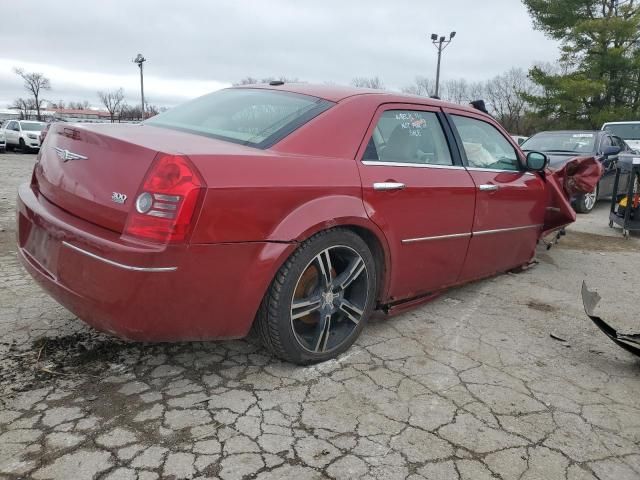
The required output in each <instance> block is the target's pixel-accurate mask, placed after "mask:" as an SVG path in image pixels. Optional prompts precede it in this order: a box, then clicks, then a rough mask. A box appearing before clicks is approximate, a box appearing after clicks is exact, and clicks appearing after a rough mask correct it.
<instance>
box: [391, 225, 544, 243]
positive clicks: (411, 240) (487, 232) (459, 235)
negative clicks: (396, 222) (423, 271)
mask: <svg viewBox="0 0 640 480" xmlns="http://www.w3.org/2000/svg"><path fill="white" fill-rule="evenodd" d="M542 226H543V225H542V224H537V225H524V226H522V227H511V228H498V229H496V230H480V231H477V232H469V233H453V234H451V235H438V236H435V237H422V238H407V239H405V240H402V243H403V244H405V245H406V244H408V243H417V242H430V241H432V240H446V239H449V238H463V237H474V236H476V235H491V234H494V233H504V232H517V231H518V230H527V229H529V228H540V227H542Z"/></svg>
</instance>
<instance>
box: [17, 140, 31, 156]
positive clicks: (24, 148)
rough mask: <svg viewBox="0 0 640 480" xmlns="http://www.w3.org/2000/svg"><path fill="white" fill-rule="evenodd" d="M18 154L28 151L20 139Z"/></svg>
mask: <svg viewBox="0 0 640 480" xmlns="http://www.w3.org/2000/svg"><path fill="white" fill-rule="evenodd" d="M19 143H20V153H27V152H28V151H29V149H28V148H27V144H26V143H24V140H23V139H22V138H21V139H20V141H19Z"/></svg>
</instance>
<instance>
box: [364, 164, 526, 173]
mask: <svg viewBox="0 0 640 480" xmlns="http://www.w3.org/2000/svg"><path fill="white" fill-rule="evenodd" d="M361 163H362V164H363V165H368V166H370V167H378V166H380V167H412V168H442V169H445V170H467V171H469V172H496V173H520V174H522V175H531V176H533V173H531V172H524V171H522V170H498V169H495V168H476V167H463V166H460V165H437V164H432V163H403V162H376V161H375V160H363V161H362V162H361Z"/></svg>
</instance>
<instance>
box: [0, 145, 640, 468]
mask: <svg viewBox="0 0 640 480" xmlns="http://www.w3.org/2000/svg"><path fill="white" fill-rule="evenodd" d="M33 161H34V157H33V156H32V155H21V154H4V155H1V154H0V169H1V172H2V174H1V175H0V199H1V201H0V266H1V269H0V272H1V273H0V359H1V362H0V395H1V397H0V478H3V479H4V478H6V479H15V478H34V479H65V480H68V479H74V480H82V479H96V478H97V479H108V480H116V479H138V480H151V479H155V478H220V479H224V480H233V479H242V478H257V479H259V480H266V479H298V480H305V479H320V478H335V479H356V478H366V479H385V480H388V479H409V480H418V479H438V480H446V479H473V480H482V479H489V478H494V479H495V478H501V479H505V480H506V479H523V480H524V479H526V480H530V479H545V480H548V479H567V480H588V479H615V480H623V479H638V478H640V400H638V399H639V398H640V362H639V361H638V359H636V358H634V357H633V356H631V355H630V354H627V353H626V352H624V351H623V350H621V349H620V348H618V347H617V346H615V345H614V344H613V343H611V342H610V341H609V340H608V339H606V338H605V337H604V335H602V334H601V333H600V332H599V331H598V330H597V329H596V328H595V326H594V325H592V324H591V323H590V321H589V320H588V319H587V317H586V316H585V314H584V312H583V310H582V304H581V300H580V297H579V291H580V284H581V282H582V280H583V279H584V278H588V279H589V285H590V287H591V288H597V289H598V290H599V292H600V294H601V295H602V297H603V300H602V302H601V303H602V305H601V306H600V309H599V313H600V314H601V315H602V316H603V317H604V318H605V319H607V320H608V321H610V322H611V323H612V324H614V325H616V326H617V327H619V328H621V329H625V328H628V329H631V328H633V327H634V323H635V328H636V330H637V329H640V324H638V323H637V322H638V321H640V319H639V318H638V314H637V309H636V303H635V298H634V296H633V293H634V292H635V291H636V289H634V286H636V285H637V284H638V281H639V280H640V273H638V272H640V268H639V267H640V253H639V251H640V250H638V247H639V246H640V241H639V240H638V239H637V238H633V239H631V240H628V241H624V240H622V238H621V235H620V234H619V232H616V231H613V230H609V228H608V227H607V220H606V217H607V206H606V204H601V205H599V206H598V209H597V211H596V212H595V213H593V214H591V215H588V216H580V217H579V221H578V223H577V224H576V225H575V226H573V227H572V228H571V230H570V231H569V233H568V235H567V236H566V237H565V238H564V239H563V240H562V242H561V244H560V245H559V246H557V247H555V248H553V249H552V250H550V251H546V250H545V249H543V248H540V250H539V252H538V260H539V262H540V263H539V265H538V266H536V267H535V268H533V269H531V270H528V271H526V272H524V273H521V274H517V275H515V274H506V275H502V276H499V277H496V278H493V279H489V280H485V281H481V282H477V283H474V284H471V285H468V286H465V287H462V288H458V289H455V290H451V291H449V292H448V293H446V294H445V295H443V296H442V297H440V298H439V299H436V300H435V301H433V302H432V303H430V304H427V305H425V306H423V307H421V308H418V309H416V310H414V311H412V312H410V313H406V314H404V315H401V316H398V317H395V318H392V319H382V318H380V319H375V320H374V321H372V322H371V324H370V325H368V326H367V328H366V329H365V331H364V333H363V335H362V337H361V338H360V339H359V341H358V342H357V343H356V345H354V347H353V348H352V349H351V350H350V351H348V352H347V353H346V354H344V355H343V356H342V357H341V358H339V359H338V360H336V361H331V362H327V363H325V364H321V365H317V366H313V367H308V368H301V367H296V366H292V365H288V364H285V363H282V362H280V361H278V360H276V359H274V358H272V357H271V356H269V355H268V354H267V353H266V352H265V351H264V350H263V349H262V348H261V347H260V345H259V344H258V343H257V342H256V341H255V340H252V339H249V340H243V341H232V342H209V343H181V344H175V345H165V344H163V345H151V344H133V343H126V342H121V341H119V340H117V339H114V338H111V337H108V336H106V335H103V334H100V333H97V332H95V331H93V330H91V329H90V328H89V327H87V326H85V325H84V324H83V323H82V322H80V321H79V320H77V319H76V318H74V316H73V315H72V314H70V313H69V312H68V311H66V310H65V309H64V308H62V307H60V306H59V305H57V304H56V303H55V302H54V301H53V300H51V299H50V298H49V297H47V295H45V294H44V293H43V292H42V291H41V290H40V289H39V288H38V287H37V286H36V285H35V284H34V283H33V282H32V280H31V279H30V278H29V276H28V275H27V274H26V273H25V271H24V270H23V269H22V268H21V266H20V265H19V262H18V260H17V258H16V253H15V246H14V235H15V226H14V206H15V193H16V188H17V185H18V184H19V183H20V182H23V181H27V180H28V179H29V176H30V172H31V168H32V165H33ZM550 333H554V334H555V335H557V336H558V337H560V338H563V339H565V340H566V342H562V341H558V340H554V339H552V338H551V337H550V336H549V334H550Z"/></svg>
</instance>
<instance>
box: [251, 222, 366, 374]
mask: <svg viewBox="0 0 640 480" xmlns="http://www.w3.org/2000/svg"><path fill="white" fill-rule="evenodd" d="M376 292H377V274H376V263H375V260H374V258H373V255H372V254H371V250H370V249H369V247H368V246H367V244H366V243H365V242H364V240H363V239H362V238H361V237H360V236H358V235H357V234H355V233H354V232H352V231H350V230H347V229H340V228H338V229H333V230H327V231H323V232H320V233H318V234H316V235H314V236H313V237H311V238H309V239H308V240H306V241H305V242H304V243H302V244H301V245H300V247H299V248H298V249H297V250H296V251H295V252H294V253H293V254H292V255H291V257H289V259H288V260H287V261H286V262H285V264H284V265H283V266H282V267H281V268H280V270H279V271H278V273H277V274H276V276H275V278H274V280H273V282H272V283H271V286H270V288H269V290H268V291H267V293H266V295H265V297H264V299H263V302H262V305H261V307H260V311H259V312H258V317H257V319H256V322H257V325H256V326H257V330H258V332H259V334H260V336H261V338H262V340H263V343H264V344H265V346H266V347H267V348H268V349H269V350H271V352H273V353H274V354H275V355H276V356H278V357H280V358H282V359H284V360H287V361H289V362H292V363H297V364H300V365H306V364H310V363H317V362H322V361H325V360H329V359H331V358H335V357H336V356H338V355H339V354H341V353H342V352H344V351H346V350H347V349H348V348H349V347H350V346H351V345H352V344H353V342H354V341H355V340H356V338H358V336H359V335H360V332H361V331H362V329H363V328H364V325H365V323H366V321H367V319H368V317H369V316H370V315H371V312H372V311H373V308H374V306H375V301H376Z"/></svg>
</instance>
